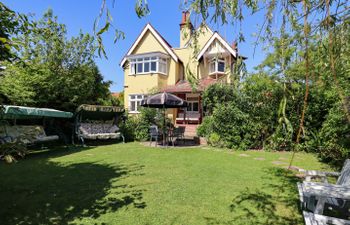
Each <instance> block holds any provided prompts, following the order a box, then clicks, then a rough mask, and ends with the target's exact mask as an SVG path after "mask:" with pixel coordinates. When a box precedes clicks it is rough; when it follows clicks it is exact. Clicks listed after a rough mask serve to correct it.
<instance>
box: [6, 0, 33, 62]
mask: <svg viewBox="0 0 350 225" xmlns="http://www.w3.org/2000/svg"><path fill="white" fill-rule="evenodd" d="M31 26H32V24H31V23H30V22H29V21H28V18H27V17H26V16H25V15H23V14H19V13H16V12H14V11H13V10H11V9H10V8H8V7H7V6H6V5H4V3H2V2H0V62H1V61H13V60H15V59H18V56H17V55H16V52H15V51H16V49H18V48H19V46H20V45H21V44H22V43H21V42H19V41H18V40H17V38H16V37H15V35H16V34H18V33H21V32H22V33H26V32H27V31H28V28H29V27H31ZM0 65H1V64H0Z"/></svg>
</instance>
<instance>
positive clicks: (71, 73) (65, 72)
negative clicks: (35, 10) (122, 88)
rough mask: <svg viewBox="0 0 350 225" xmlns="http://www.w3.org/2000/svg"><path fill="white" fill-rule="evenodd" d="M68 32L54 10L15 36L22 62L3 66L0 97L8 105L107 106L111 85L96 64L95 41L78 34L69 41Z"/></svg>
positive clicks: (71, 108) (69, 108)
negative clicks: (27, 30)
mask: <svg viewBox="0 0 350 225" xmlns="http://www.w3.org/2000/svg"><path fill="white" fill-rule="evenodd" d="M66 36H67V32H66V28H65V26H64V25H63V24H60V23H58V22H57V17H55V16H54V15H53V12H52V10H48V11H47V12H46V13H45V14H44V16H43V18H42V19H41V20H39V21H37V22H36V26H35V27H33V28H32V30H31V32H30V33H27V34H21V35H18V36H17V38H18V40H20V41H21V42H22V43H25V44H24V45H22V46H21V47H20V48H19V49H18V51H17V52H16V53H17V55H18V56H20V57H21V61H19V62H13V63H5V65H6V67H7V68H6V70H5V71H3V72H2V74H3V76H1V78H0V82H1V83H2V85H1V86H0V93H2V95H4V96H6V99H7V103H9V104H19V105H35V106H38V107H52V108H57V109H62V110H68V111H73V110H74V109H75V108H76V107H77V106H78V105H80V104H83V103H91V104H99V103H106V99H111V98H110V92H109V86H110V84H111V82H110V81H107V82H105V81H103V77H102V75H101V74H100V72H99V70H98V68H97V66H96V64H95V63H94V57H95V56H94V52H95V50H96V46H95V42H94V38H93V37H92V36H91V35H89V34H83V33H80V34H79V35H78V36H77V37H72V38H71V39H67V37H66Z"/></svg>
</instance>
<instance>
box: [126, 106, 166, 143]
mask: <svg viewBox="0 0 350 225" xmlns="http://www.w3.org/2000/svg"><path fill="white" fill-rule="evenodd" d="M161 121H163V120H162V117H161V116H160V113H159V112H158V111H157V110H156V109H152V108H142V109H141V111H140V114H136V115H129V116H128V117H127V119H126V122H125V124H124V125H123V126H122V127H121V129H122V132H123V134H124V136H125V138H126V141H146V140H148V138H149V127H150V126H151V125H152V124H156V125H158V127H159V129H161V126H160V124H161Z"/></svg>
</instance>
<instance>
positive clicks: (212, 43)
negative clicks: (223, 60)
mask: <svg viewBox="0 0 350 225" xmlns="http://www.w3.org/2000/svg"><path fill="white" fill-rule="evenodd" d="M217 54H232V55H233V56H234V57H237V52H236V50H234V49H233V48H232V47H231V46H230V45H229V44H228V43H227V42H226V41H225V40H224V39H223V38H222V37H221V36H220V35H219V34H218V33H217V32H215V33H214V34H213V36H212V37H211V38H210V39H209V41H208V42H207V43H206V44H205V45H204V47H203V49H202V50H201V51H200V52H199V54H198V56H197V60H198V61H199V60H200V59H201V58H202V57H203V56H204V55H206V56H210V55H217Z"/></svg>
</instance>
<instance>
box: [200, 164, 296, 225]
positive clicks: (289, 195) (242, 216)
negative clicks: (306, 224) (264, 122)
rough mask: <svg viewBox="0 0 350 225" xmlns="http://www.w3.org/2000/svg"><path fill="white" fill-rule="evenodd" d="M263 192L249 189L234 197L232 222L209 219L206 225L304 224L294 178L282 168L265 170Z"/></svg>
mask: <svg viewBox="0 0 350 225" xmlns="http://www.w3.org/2000/svg"><path fill="white" fill-rule="evenodd" d="M265 174H266V177H264V180H265V184H264V188H263V189H255V188H246V189H245V190H244V191H242V192H240V193H239V194H238V195H236V196H234V198H233V200H232V203H231V204H230V206H229V210H230V212H231V213H232V219H231V220H229V221H220V220H217V219H215V218H206V221H207V224H211V225H214V224H235V225H236V224H237V225H240V224H260V225H268V224H274V225H295V224H303V220H302V217H301V212H300V210H299V198H298V193H297V189H296V183H297V182H298V181H299V179H298V178H297V177H295V176H294V174H293V173H292V172H290V171H288V170H286V169H282V168H275V167H273V168H269V169H266V170H265Z"/></svg>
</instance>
